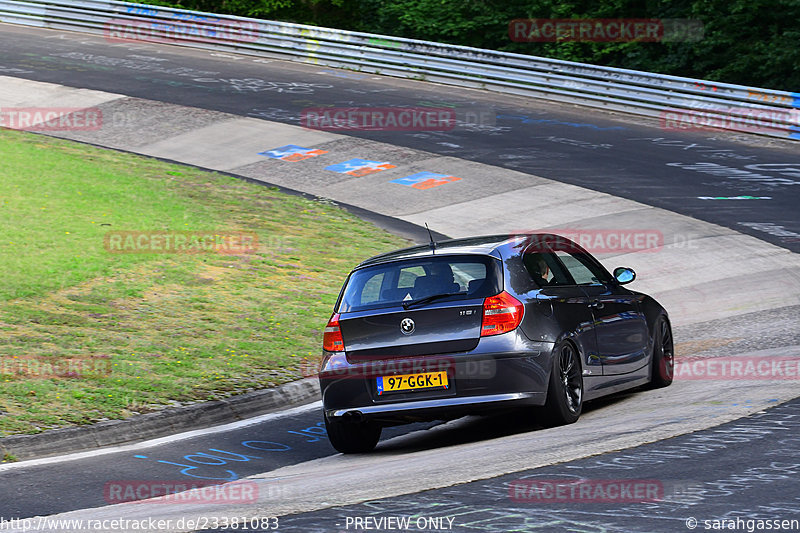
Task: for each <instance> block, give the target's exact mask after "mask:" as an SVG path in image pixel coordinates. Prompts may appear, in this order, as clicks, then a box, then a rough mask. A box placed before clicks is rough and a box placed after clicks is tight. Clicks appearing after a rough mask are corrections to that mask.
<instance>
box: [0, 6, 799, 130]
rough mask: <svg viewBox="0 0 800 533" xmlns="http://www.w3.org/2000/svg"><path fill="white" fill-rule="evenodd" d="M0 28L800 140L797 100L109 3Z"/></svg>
mask: <svg viewBox="0 0 800 533" xmlns="http://www.w3.org/2000/svg"><path fill="white" fill-rule="evenodd" d="M0 22H6V23H11V24H23V25H30V26H40V27H47V28H54V29H61V30H70V31H78V32H86V33H94V34H99V35H105V36H106V38H107V39H109V40H111V41H119V42H125V41H149V42H158V43H170V44H175V45H181V46H191V47H195V48H205V49H213V50H223V51H228V52H235V53H239V54H249V55H255V56H262V57H271V58H278V59H285V60H291V61H298V62H304V63H313V64H318V65H326V66H330V67H340V68H345V69H351V70H356V71H362V72H371V73H377V74H383V75H388V76H399V77H405V78H413V79H421V80H428V81H433V82H437V83H443V84H448V85H456V86H464V87H475V88H482V89H486V90H490V91H497V92H503V93H510V94H517V95H523V96H534V97H538V98H543V99H547V100H554V101H558V102H565V103H570V104H577V105H584V106H591V107H597V108H602V109H608V110H613V111H619V112H623V113H629V114H636V115H644V116H649V117H656V118H659V119H661V121H662V125H663V126H664V127H665V128H666V129H682V128H690V129H711V128H716V129H725V130H731V131H741V132H750V133H758V134H761V135H769V136H772V137H781V138H788V139H800V93H792V92H786V91H775V90H771V89H762V88H756V87H745V86H741V85H732V84H727V83H717V82H709V81H703V80H696V79H691V78H681V77H677V76H667V75H662V74H653V73H649V72H641V71H636V70H626V69H618V68H612V67H599V66H594V65H589V64H585V63H575V62H570V61H559V60H554V59H547V58H542V57H535V56H526V55H522V54H511V53H505V52H496V51H492V50H482V49H479V48H469V47H466V46H456V45H449V44H441V43H434V42H428V41H419V40H412V39H403V38H400V37H389V36H385V35H373V34H368V33H358V32H350V31H344V30H335V29H329V28H319V27H314V26H305V25H301V24H289V23H283V22H274V21H265V20H257V19H248V18H242V17H234V16H229V15H215V14H209V13H201V12H197V11H187V10H180V9H171V8H165V7H158V6H150V5H146V4H131V3H125V2H119V1H114V0H110V1H109V0H106V1H104V0H72V1H69V0H68V1H63V2H58V3H56V2H42V1H36V0H32V1H28V2H21V1H6V0H0Z"/></svg>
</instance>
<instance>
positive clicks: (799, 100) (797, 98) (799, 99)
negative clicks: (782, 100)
mask: <svg viewBox="0 0 800 533" xmlns="http://www.w3.org/2000/svg"><path fill="white" fill-rule="evenodd" d="M791 94H792V98H794V101H792V107H800V93H791Z"/></svg>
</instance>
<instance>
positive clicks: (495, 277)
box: [338, 255, 502, 313]
mask: <svg viewBox="0 0 800 533" xmlns="http://www.w3.org/2000/svg"><path fill="white" fill-rule="evenodd" d="M501 276H502V270H501V267H500V262H499V260H497V259H494V258H493V257H489V256H484V255H474V256H456V255H450V256H439V257H426V258H420V259H413V260H412V259H409V260H404V261H396V262H393V263H385V264H381V265H376V266H372V267H368V268H364V269H361V270H357V271H355V272H354V273H353V274H352V275H351V276H350V279H349V281H348V283H347V287H346V288H345V290H344V294H343V295H342V301H341V304H340V305H339V309H338V312H340V313H348V312H354V311H363V310H367V309H379V308H384V307H396V306H399V305H402V304H403V303H405V302H414V301H418V300H422V299H424V298H430V297H435V299H436V301H437V302H438V301H448V300H459V299H472V298H485V297H487V296H494V295H495V294H497V293H499V292H500V290H501V289H500V286H501V284H502V279H501ZM444 295H449V296H444Z"/></svg>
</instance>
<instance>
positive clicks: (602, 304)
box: [589, 300, 605, 309]
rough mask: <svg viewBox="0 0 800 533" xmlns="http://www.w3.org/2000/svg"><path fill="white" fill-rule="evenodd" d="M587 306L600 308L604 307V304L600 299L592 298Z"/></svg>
mask: <svg viewBox="0 0 800 533" xmlns="http://www.w3.org/2000/svg"><path fill="white" fill-rule="evenodd" d="M589 307H591V308H593V309H602V308H603V307H605V304H604V303H603V302H601V301H600V300H594V301H593V302H592V303H590V304H589Z"/></svg>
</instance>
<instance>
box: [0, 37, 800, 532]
mask: <svg viewBox="0 0 800 533" xmlns="http://www.w3.org/2000/svg"><path fill="white" fill-rule="evenodd" d="M0 42H1V43H2V48H0V50H2V51H0V76H11V77H14V78H21V79H27V80H34V81H38V82H49V83H54V84H58V85H63V86H67V87H80V88H86V89H93V90H98V91H106V92H109V93H115V94H120V95H125V96H130V97H136V98H142V99H148V100H156V101H158V102H164V103H169V104H175V105H179V106H189V107H193V108H197V109H199V110H205V111H207V112H209V116H211V115H213V114H214V113H228V114H231V115H237V116H240V117H251V118H256V119H264V120H268V121H271V122H273V123H282V124H288V125H293V126H298V125H300V124H301V122H300V117H301V113H302V110H303V109H306V108H310V107H321V106H337V107H388V106H421V107H448V108H452V109H454V110H455V112H456V115H457V117H459V124H458V126H457V127H456V128H454V129H453V130H451V131H444V132H436V131H425V132H420V131H394V132H386V131H358V132H336V133H337V134H341V133H346V134H347V136H350V137H353V138H358V139H361V140H365V141H370V142H371V143H372V144H362V145H360V146H362V147H363V146H367V147H372V148H374V147H376V146H378V145H377V144H374V143H376V142H377V143H385V144H386V145H391V146H393V147H397V149H398V150H399V151H398V152H397V153H398V154H400V153H405V154H409V155H408V157H409V159H410V160H413V159H414V157H416V155H417V153H418V152H426V153H432V154H437V155H438V156H442V157H444V158H450V159H452V160H463V161H470V162H475V163H480V164H483V165H490V166H492V167H499V168H503V169H506V170H508V171H516V172H517V173H521V174H520V175H519V176H517V175H515V178H514V179H518V180H520V181H523V182H524V180H525V179H527V178H529V179H530V181H531V183H537V181H536V180H539V179H541V178H547V179H549V180H553V181H555V182H561V183H565V184H570V185H577V186H580V187H583V188H586V189H591V190H594V191H600V192H603V193H608V194H610V195H613V196H614V197H619V198H626V199H629V200H633V201H635V202H639V203H641V204H646V205H649V206H655V207H659V208H663V209H665V210H668V211H672V212H675V213H681V214H683V215H687V216H689V217H693V218H695V219H698V220H701V221H705V222H710V223H714V224H718V225H719V226H722V227H724V228H729V229H730V230H734V231H735V232H742V233H746V234H749V235H752V236H754V237H757V238H758V239H761V240H763V241H767V242H769V243H772V244H773V245H776V246H778V247H781V248H784V249H786V250H791V251H793V252H798V251H800V217H798V216H797V206H798V205H800V191H798V188H797V187H796V185H800V155H798V149H797V145H796V144H791V143H788V142H783V141H775V140H766V139H758V138H753V137H748V136H740V135H732V134H713V135H712V134H710V133H709V132H705V133H704V132H675V131H664V130H662V129H660V128H659V124H658V123H657V122H656V121H645V120H629V119H626V118H625V117H621V116H619V115H611V114H604V113H601V112H595V111H587V110H584V109H578V108H575V107H568V106H561V105H553V104H548V103H545V102H530V101H527V100H525V99H522V98H517V97H506V96H502V95H493V94H488V93H485V92H480V91H473V90H457V89H453V88H443V87H441V86H436V85H429V84H423V83H418V82H411V81H404V80H395V79H390V78H385V77H380V76H373V75H363V74H358V73H352V72H346V71H336V70H333V69H327V68H323V67H315V66H308V65H295V64H290V63H285V62H280V61H270V60H255V59H253V58H245V57H237V56H230V55H221V54H215V53H213V52H203V51H192V50H186V49H181V48H178V47H170V46H161V45H152V44H141V45H140V44H133V45H131V44H127V45H118V46H113V45H109V44H108V43H106V42H104V41H103V39H102V38H100V37H89V36H84V35H78V34H71V33H68V32H55V31H49V30H38V29H33V28H21V27H15V26H10V25H5V24H0ZM2 94H3V86H2V85H0V97H2ZM442 95H446V96H442ZM137 105H138V104H137ZM142 109H146V107H142ZM197 113H200V112H199V111H198V112H197ZM198 120H199V119H198ZM209 121H210V119H209ZM119 126H120V128H121V129H122V130H124V129H125V126H126V125H125V124H120V125H119ZM158 127H160V128H161V129H169V128H171V127H175V129H176V132H177V133H179V132H178V131H177V130H179V129H180V125H179V124H176V125H173V124H170V123H165V124H160V125H158ZM136 133H138V134H139V136H142V137H144V136H146V135H147V133H146V132H144V131H142V132H135V131H127V132H126V134H127V135H128V137H125V138H126V139H136V137H135V136H134V134H136ZM128 142H129V143H130V144H131V145H132V147H131V150H132V151H136V150H135V147H136V146H135V145H136V141H133V142H131V141H128ZM331 142H338V143H343V144H344V143H346V142H349V141H348V140H347V139H344V140H343V139H337V140H334V141H331ZM140 144H141V143H140ZM400 149H407V150H408V151H407V152H402V151H400ZM198 150H206V147H198ZM165 157H166V156H165ZM450 159H448V160H450ZM487 168H488V167H487ZM709 172H711V173H709ZM526 176H527V178H526ZM298 177H299V179H305V180H306V181H305V182H303V183H302V185H303V187H298V188H300V189H305V190H312V189H313V186H314V185H313V182H312V179H313V176H311V175H304V176H301V175H299V174H298ZM264 179H265V180H266V181H270V179H269V176H265V178H264ZM282 185H286V183H282ZM476 186H480V184H478V185H476ZM495 186H496V182H494V181H493V180H492V179H491V178H490V176H488V175H487V177H486V181H485V193H484V194H485V196H489V195H492V194H496V193H498V192H505V190H495V189H493V187H495ZM442 190H447V186H445V187H442ZM435 192H436V193H439V191H435ZM442 194H444V193H442ZM737 196H739V197H740V196H747V197H758V198H760V199H754V198H748V199H737V200H732V199H728V200H725V199H720V198H729V197H737ZM700 197H706V198H709V197H713V198H715V199H701V198H700ZM433 198H436V197H433ZM420 202H421V204H420V209H419V211H420V212H421V213H422V214H421V215H420V217H428V216H431V217H433V218H431V219H430V220H435V216H436V215H435V213H436V209H437V208H438V207H439V206H437V205H434V202H432V201H431V200H424V201H422V200H420ZM425 202H427V203H425ZM354 203H355V202H354ZM389 204H390V202H386V205H385V209H383V210H381V209H375V210H376V211H382V212H385V213H387V214H395V213H394V212H393V211H392V207H391V206H390V205H389ZM423 204H424V205H423ZM376 205H378V206H379V205H380V204H379V203H373V204H369V205H368V207H370V208H375V206H376ZM560 208H561V209H563V210H566V209H568V208H569V203H565V204H564V205H563V206H560ZM426 209H427V211H426ZM500 211H502V209H500ZM665 216H666V215H665ZM441 218H442V219H446V218H447V217H446V216H444V215H442V216H441ZM406 219H413V216H409V217H406ZM659 220H660V219H659ZM664 220H666V219H664ZM670 220H671V219H670ZM412 221H415V220H412ZM457 223H458V221H456V222H453V223H452V224H457ZM643 223H644V224H648V223H649V224H651V225H652V226H656V225H657V224H658V223H659V222H658V221H657V220H655V219H654V221H653V222H643ZM433 229H434V230H438V231H441V232H442V233H448V234H454V232H453V226H452V225H451V226H449V227H447V226H446V225H445V224H442V227H437V226H433ZM528 229H533V228H528ZM748 242H749V241H748ZM789 256H790V257H789V261H790V262H794V261H795V260H796V258H795V257H794V256H793V255H792V254H789ZM720 257H721V259H722V260H723V261H728V260H731V261H735V260H736V258H737V250H735V249H733V248H730V249H728V250H726V253H725V254H724V255H721V256H720ZM765 257H766V259H764V261H765V263H763V265H765V267H768V266H769V263H768V261H769V258H770V257H773V256H766V255H765ZM781 257H782V256H781ZM660 260H661V261H662V263H667V261H666V260H664V259H663V258H662V259H660ZM662 266H663V265H662ZM717 268H724V265H717ZM788 268H789V267H787V269H788ZM787 271H788V270H787ZM640 272H641V270H640ZM790 272H796V271H790ZM792 275H793V276H795V277H796V274H792ZM757 277H758V274H757V272H756V273H755V274H754V278H756V279H757ZM793 279H794V278H793ZM795 282H796V280H795V281H793V282H792V283H795ZM790 286H791V287H794V285H790ZM735 287H736V288H737V289H739V286H735ZM634 288H636V287H634ZM792 290H793V289H792ZM678 296H680V297H686V296H687V294H686V293H681V294H678ZM678 296H676V298H677V297H678ZM790 296H791V294H790ZM704 297H705V295H703V294H696V293H695V294H693V295H692V298H694V299H696V300H697V301H695V302H694V303H693V304H692V305H687V307H686V308H680V309H678V312H676V313H675V315H674V319H673V320H674V321H675V322H676V324H679V326H678V328H676V339H677V340H678V341H681V342H683V348H684V353H691V354H693V355H708V354H713V355H714V356H719V355H744V356H751V357H774V356H781V355H788V354H797V353H799V350H800V336H799V335H798V330H800V328H798V320H797V316H798V311H799V310H800V306H797V305H794V306H787V304H786V303H785V302H784V303H778V304H775V305H774V306H773V307H766V308H763V309H761V310H760V311H759V312H747V310H749V308H745V307H744V306H743V307H742V309H745V310H744V311H741V314H739V315H736V314H735V313H733V312H726V314H724V315H720V316H719V317H718V318H719V319H718V320H716V321H713V320H710V319H709V320H704V319H703V318H702V317H700V316H697V310H698V309H701V308H702V302H703V299H704ZM742 298H743V299H746V301H747V302H748V303H751V302H752V300H753V299H755V298H757V295H743V296H742ZM795 299H796V298H795ZM797 303H800V302H797ZM734 307H735V305H733V304H732V307H731V309H733V308H734ZM668 308H669V309H670V311H671V312H672V308H671V307H669V306H668ZM755 310H756V308H753V311H755ZM715 318H717V317H716V316H715ZM680 353H681V352H680V350H679V354H680ZM733 385H734V386H731V385H730V384H729V383H724V382H697V381H676V383H675V384H674V385H673V386H672V387H670V388H668V389H664V390H660V391H650V392H637V393H631V394H625V395H619V396H616V397H614V398H611V399H607V400H603V401H601V402H596V403H595V404H593V405H590V406H588V407H589V408H588V410H587V412H586V414H585V415H584V417H582V418H581V420H580V421H579V422H578V423H576V424H575V425H573V426H569V427H566V428H553V429H547V430H543V429H540V428H538V427H537V426H536V425H535V422H534V421H530V420H520V419H519V417H514V416H510V417H498V418H493V419H484V418H466V419H462V420H458V421H454V422H451V423H448V424H438V425H437V424H427V425H419V426H411V427H401V428H394V429H391V430H387V432H386V434H385V437H384V439H383V440H382V442H381V444H380V445H379V447H378V449H377V451H376V453H375V454H372V455H370V456H364V457H344V456H341V455H334V452H333V449H332V448H331V447H330V445H329V444H328V442H327V440H326V439H325V437H324V431H323V430H322V428H321V427H320V414H319V411H318V407H314V406H311V407H309V408H299V409H297V410H295V411H292V412H290V413H287V414H286V415H285V416H278V415H276V416H274V417H269V418H267V419H265V420H263V421H261V422H259V423H257V424H252V425H243V426H242V427H237V428H235V429H231V430H229V431H224V432H218V433H209V434H207V435H199V436H193V437H188V438H185V439H180V440H177V441H175V442H163V443H158V444H156V445H148V444H146V443H145V444H143V445H136V446H134V447H122V448H120V449H118V450H114V451H112V453H108V454H103V455H92V456H89V457H84V458H81V459H74V460H64V461H60V462H42V463H41V464H35V463H31V464H30V465H27V464H25V463H18V464H12V465H3V466H0V479H3V480H4V481H6V483H3V484H0V502H2V504H0V516H14V517H30V516H36V515H50V514H55V513H64V512H68V511H75V512H73V513H68V514H66V515H64V516H69V517H81V518H89V517H117V516H130V517H137V516H149V515H151V514H154V515H158V516H164V517H171V518H172V517H177V516H183V515H186V516H188V515H203V514H204V515H210V514H211V512H212V511H216V510H217V509H222V508H223V506H219V508H216V507H213V506H208V505H206V506H193V507H192V506H189V507H185V508H184V507H181V506H169V508H167V507H168V506H158V505H154V504H148V503H142V504H134V505H126V506H117V507H107V508H105V509H102V510H100V509H97V510H93V511H79V510H80V509H90V508H93V507H100V506H105V505H108V504H113V503H117V501H114V500H113V498H111V499H110V498H109V497H108V490H107V485H108V483H112V482H119V481H133V480H143V479H146V480H158V481H179V480H184V481H185V480H187V479H206V480H225V481H231V480H234V479H243V478H245V477H248V476H251V478H250V479H253V480H255V481H256V482H257V483H259V485H258V487H259V500H258V503H257V504H256V505H252V504H251V505H239V506H238V507H236V506H233V507H225V514H231V513H239V514H242V515H244V514H247V515H248V516H256V515H260V516H274V515H280V516H281V521H280V524H281V527H280V529H279V530H280V531H284V530H285V531H334V530H354V528H353V525H352V524H351V525H350V527H347V526H348V523H347V519H348V517H350V518H353V517H366V516H371V517H376V518H379V517H382V516H383V517H388V516H401V515H405V516H408V515H414V516H415V517H416V516H418V515H419V516H423V517H440V518H443V519H444V518H447V517H451V518H453V519H454V522H453V523H452V526H450V527H449V528H445V527H444V525H445V524H448V522H447V520H444V522H440V523H438V524H439V526H441V527H431V528H428V530H453V531H528V530H542V531H587V532H594V531H598V532H600V531H642V532H644V531H688V529H687V527H686V520H687V518H689V517H695V518H696V519H697V520H699V521H700V525H699V526H698V529H703V523H702V520H704V519H713V518H722V517H736V516H741V517H746V518H753V519H755V518H769V519H773V518H790V519H791V518H800V513H798V510H797V509H798V508H800V506H799V505H798V498H797V496H796V494H794V493H796V490H795V491H794V493H793V492H792V488H793V487H796V481H793V479H795V480H796V476H797V473H798V468H799V467H798V465H797V461H796V460H793V456H795V455H797V453H796V452H797V450H796V449H795V448H796V446H797V442H798V441H800V439H798V432H797V425H798V422H797V416H798V403H797V400H792V398H795V397H796V396H797V395H798V394H799V393H800V391H799V390H798V389H797V386H796V378H795V381H784V382H776V383H774V384H771V385H764V384H763V383H753V382H741V383H735V384H733ZM787 401H788V403H783V404H782V402H787ZM781 404H782V405H781ZM774 406H777V407H774ZM754 413H755V414H754ZM740 417H748V418H740ZM737 419H738V420H737ZM718 424H723V425H721V426H717V427H716V428H712V429H704V428H708V427H710V426H715V425H718ZM421 430H425V431H421ZM698 430H699V431H698ZM691 432H694V433H691ZM687 433H688V434H687ZM674 435H680V436H677V437H675V436H674ZM737 435H747V436H748V437H747V438H737ZM700 442H702V443H704V446H701V445H699V444H698V443H700ZM246 443H247V444H246ZM137 446H138V447H137ZM623 448H627V449H624V450H623V451H615V450H621V449H623ZM680 450H685V453H681V452H680ZM591 456H594V457H591ZM578 475H580V476H582V477H585V478H587V479H590V480H606V481H607V480H620V479H639V480H655V481H656V482H658V483H659V484H660V485H659V486H660V487H661V488H660V490H661V491H662V492H661V496H662V497H661V498H659V501H656V502H596V501H595V502H591V503H585V502H583V503H582V502H574V501H567V502H565V501H556V502H552V501H551V502H547V503H546V504H542V503H532V502H529V501H517V500H515V499H514V498H512V497H510V493H509V489H508V485H507V484H508V483H510V482H513V481H514V480H519V479H526V480H531V479H534V480H535V479H540V480H542V479H543V480H558V479H574V478H575V477H576V476H578ZM475 480H483V481H475ZM441 487H444V488H441ZM425 489H432V490H428V491H427V492H420V491H421V490H425ZM34 494H35V497H34V496H33V495H34ZM753 494H757V495H758V496H757V497H754V496H753ZM368 500H369V503H361V502H365V501H368ZM219 513H222V511H219ZM415 513H416V514H415ZM286 515H289V516H286ZM195 529H207V528H205V527H204V528H195ZM212 529H213V528H212ZM217 529H218V528H217ZM362 529H363V528H362ZM218 530H221V529H218ZM251 530H252V529H251ZM385 530H389V529H385ZM410 530H412V531H416V530H419V529H418V528H411V529H410Z"/></svg>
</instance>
